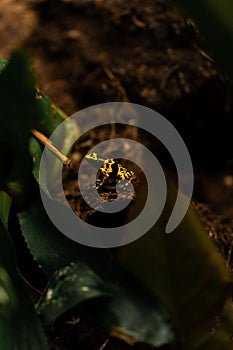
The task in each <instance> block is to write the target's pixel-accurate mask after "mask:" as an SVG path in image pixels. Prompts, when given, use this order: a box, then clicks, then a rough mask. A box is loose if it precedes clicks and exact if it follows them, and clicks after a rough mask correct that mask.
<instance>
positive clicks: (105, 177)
mask: <svg viewBox="0 0 233 350" xmlns="http://www.w3.org/2000/svg"><path fill="white" fill-rule="evenodd" d="M85 158H86V159H87V160H89V161H90V162H91V163H93V162H94V163H95V164H98V165H99V166H100V168H99V171H98V173H97V179H96V185H95V186H96V189H97V190H102V189H104V188H105V187H106V186H108V185H116V184H117V182H118V181H119V180H128V181H130V182H131V181H132V179H133V178H134V172H133V171H132V170H130V171H129V170H127V169H126V168H125V167H124V166H123V165H122V164H120V163H119V162H118V161H117V160H116V159H113V158H110V159H104V158H101V157H99V156H98V154H97V153H89V154H87V155H86V157H85ZM127 183H128V182H124V185H123V186H124V187H125V186H127Z"/></svg>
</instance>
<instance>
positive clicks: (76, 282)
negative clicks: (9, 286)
mask: <svg viewBox="0 0 233 350" xmlns="http://www.w3.org/2000/svg"><path fill="white" fill-rule="evenodd" d="M123 276H124V283H123V279H122V277H123ZM126 276H127V279H128V278H129V281H128V282H127V279H126ZM113 277H115V278H116V276H113ZM118 277H119V279H116V280H115V282H113V281H109V280H107V279H105V280H102V279H100V278H99V277H98V276H97V275H96V273H95V272H94V271H93V270H92V269H90V268H89V267H88V266H87V265H86V264H84V263H82V262H78V263H77V264H72V265H71V266H67V267H65V268H63V269H61V270H58V271H56V272H55V273H54V275H53V276H52V278H51V279H50V281H49V283H48V286H47V287H46V289H45V291H44V294H43V295H42V297H41V299H40V300H39V302H38V304H37V312H38V314H39V315H40V317H41V319H42V320H43V322H44V324H45V325H48V324H49V323H51V322H53V321H55V319H56V318H57V317H58V316H60V315H62V314H63V313H64V312H65V311H67V310H69V309H71V308H73V307H75V306H77V305H79V304H80V303H82V302H84V301H85V304H84V305H83V309H84V312H83V315H82V312H80V315H82V317H83V318H84V319H85V318H86V319H88V318H91V319H92V320H93V321H95V322H96V323H97V324H98V325H99V326H101V327H102V329H103V330H105V331H106V332H107V333H109V334H112V335H114V336H116V337H124V339H126V341H127V339H128V342H129V340H130V343H134V342H137V341H142V342H148V343H151V344H154V345H162V344H167V343H169V342H171V341H172V340H174V333H173V330H172V326H171V323H170V320H169V317H168V314H167V312H166V310H165V307H164V306H163V305H162V304H161V302H160V301H159V300H158V299H156V298H153V297H152V296H151V295H150V294H149V293H148V292H146V291H145V290H144V289H143V288H142V287H141V286H140V285H139V284H138V283H136V282H135V280H134V278H133V277H132V276H130V275H128V274H125V272H124V271H123V270H121V273H120V274H119V273H118Z"/></svg>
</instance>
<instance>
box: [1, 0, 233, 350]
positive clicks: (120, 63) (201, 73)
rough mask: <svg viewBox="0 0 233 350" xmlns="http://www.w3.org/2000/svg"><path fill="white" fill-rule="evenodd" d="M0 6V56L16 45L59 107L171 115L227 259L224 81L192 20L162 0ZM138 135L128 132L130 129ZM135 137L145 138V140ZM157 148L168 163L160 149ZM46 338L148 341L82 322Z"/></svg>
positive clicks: (229, 190)
mask: <svg viewBox="0 0 233 350" xmlns="http://www.w3.org/2000/svg"><path fill="white" fill-rule="evenodd" d="M0 16H1V22H0V28H1V33H0V41H1V48H0V56H3V57H6V58H8V57H9V54H10V52H11V51H12V50H13V49H15V48H19V47H20V48H26V49H27V50H28V51H29V52H30V53H31V54H32V55H33V57H34V58H35V69H36V72H37V76H38V80H39V82H40V84H41V87H42V89H43V90H44V91H45V93H46V94H47V95H48V96H49V97H50V98H51V99H52V101H53V102H54V103H55V104H56V105H58V106H59V107H60V108H61V109H63V110H64V111H65V112H66V113H67V114H68V115H71V114H72V113H74V112H76V111H78V110H80V109H82V108H84V107H87V106H91V105H94V104H98V103H103V102H107V101H129V102H134V103H138V104H142V105H145V106H147V107H151V108H152V109H154V110H156V111H158V112H160V113H162V114H163V115H164V116H165V117H166V118H167V119H168V120H170V121H171V122H172V123H173V125H174V126H175V127H176V128H177V130H178V131H179V132H180V134H181V136H182V137H183V139H184V141H185V143H186V145H187V146H188V148H189V151H190V154H191V157H192V160H193V165H194V171H195V191H194V205H195V206H196V208H197V209H198V211H199V213H200V216H201V219H202V220H203V223H204V225H205V227H206V229H207V231H208V233H209V235H210V236H211V237H212V238H213V240H214V241H215V242H216V244H217V246H218V248H219V249H220V251H221V253H222V254H223V256H224V258H225V259H226V264H227V266H228V267H229V268H230V267H232V268H233V258H232V255H231V253H232V247H233V246H232V239H233V233H232V228H233V223H232V217H233V200H232V198H233V197H232V195H233V154H232V150H233V148H232V130H233V98H232V90H231V89H230V87H229V86H228V83H227V81H226V79H225V77H224V75H223V73H222V72H221V71H220V69H219V67H218V66H217V64H216V62H215V61H214V60H213V59H212V58H211V57H210V56H209V54H207V53H206V52H205V51H204V49H203V48H202V47H203V46H204V42H203V40H202V39H201V38H200V36H199V33H198V30H197V28H196V27H195V26H194V24H193V23H192V21H191V20H190V19H185V18H184V17H182V15H181V13H180V12H179V10H178V9H177V8H176V7H175V6H174V4H173V2H172V1H166V0H156V1H155V0H145V1H144V2H141V1H139V0H134V1H133V2H130V1H127V0H107V1H105V0H80V1H78V0H66V1H65V0H63V1H62V0H47V1H46V0H44V1H43V0H41V1H39V0H38V1H36V0H34V1H32V0H31V1H29V0H28V1H27V0H20V1H17V2H16V1H13V0H1V4H0ZM124 132H125V133H126V134H127V133H128V132H129V131H128V130H125V131H124ZM130 132H131V131H130ZM106 133H107V131H106V130H105V131H104V132H103V133H97V132H95V131H93V133H92V134H91V135H88V139H86V140H82V144H79V145H78V146H76V149H75V150H76V154H75V156H74V157H76V160H77V161H79V160H80V158H81V155H82V154H84V153H85V152H86V151H87V150H88V148H89V147H91V146H92V145H94V144H96V143H98V142H99V141H101V140H103V139H105V138H106V136H107V135H106ZM122 135H123V134H122ZM140 137H141V136H140V135H138V134H137V132H135V134H134V139H137V138H139V139H140ZM144 141H145V143H146V144H147V145H148V146H149V147H150V148H152V149H153V148H154V140H152V139H150V138H149V137H146V139H145V137H144ZM160 156H161V157H162V158H164V162H165V163H166V164H165V165H166V167H167V168H169V169H170V170H171V169H172V171H174V169H173V166H172V164H170V163H169V162H167V161H166V159H167V158H166V155H164V153H163V150H162V151H161V155H160ZM66 191H67V195H69V199H70V201H71V204H72V203H73V205H74V207H75V208H76V209H77V203H79V211H81V212H82V211H83V212H85V211H86V208H82V207H81V209H80V202H79V199H77V198H79V193H78V192H77V190H76V189H75V190H74V188H73V180H72V177H71V178H70V182H69V183H67V184H66ZM69 325H70V323H69ZM74 330H75V332H74ZM77 334H78V335H79V336H77ZM48 339H49V343H50V348H51V349H63V350H65V349H67V350H68V349H77V348H79V349H83V350H84V349H88V350H89V349H90V350H92V349H96V350H100V349H101V350H102V349H105V350H109V349H114V350H115V349H116V350H117V349H121V350H124V349H131V348H134V349H149V348H148V347H146V346H144V345H140V344H136V345H135V346H134V347H131V346H129V345H126V344H125V343H123V342H120V341H119V340H115V341H112V340H111V341H107V338H106V337H105V336H104V335H103V334H102V333H101V331H100V330H98V329H96V328H94V327H91V326H90V325H89V324H88V325H86V324H85V323H83V324H82V323H81V325H80V324H77V325H76V324H75V325H72V326H71V325H70V326H66V327H65V326H64V322H63V323H62V325H61V324H57V325H55V326H54V327H53V328H51V329H50V330H49V332H48ZM106 341H107V342H106ZM105 342H106V344H105V345H103V344H104V343H105ZM74 344H75V345H74ZM101 346H102V347H101Z"/></svg>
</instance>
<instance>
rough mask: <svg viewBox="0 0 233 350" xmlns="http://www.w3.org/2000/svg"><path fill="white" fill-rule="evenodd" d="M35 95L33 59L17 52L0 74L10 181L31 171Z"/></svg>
mask: <svg viewBox="0 0 233 350" xmlns="http://www.w3.org/2000/svg"><path fill="white" fill-rule="evenodd" d="M35 94H36V90H35V79H34V76H33V74H32V71H31V59H30V58H29V56H27V55H26V54H24V53H22V52H15V53H14V54H13V55H12V57H11V59H10V61H9V63H8V64H7V65H6V67H5V69H4V70H3V71H2V72H1V74H0V141H1V142H4V143H5V145H6V147H7V149H8V159H7V160H8V162H9V165H8V167H9V168H10V169H9V173H8V181H17V180H19V179H21V178H24V176H25V174H30V172H31V159H30V157H29V154H28V142H29V137H30V130H31V128H33V127H34V126H35V124H36V118H37V117H36V116H37V105H36V98H35ZM6 166H7V164H4V165H3V168H4V167H6Z"/></svg>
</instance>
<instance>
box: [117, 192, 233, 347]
mask: <svg viewBox="0 0 233 350" xmlns="http://www.w3.org/2000/svg"><path fill="white" fill-rule="evenodd" d="M168 193H170V196H171V197H170V203H169V205H168V206H167V208H166V211H165V212H164V213H163V215H162V217H161V218H160V220H159V221H158V222H157V224H156V225H155V226H154V227H153V228H152V229H151V230H150V231H149V232H148V233H147V234H146V235H144V236H143V237H142V238H141V239H139V240H137V241H136V242H134V243H132V244H129V245H126V246H123V247H121V248H120V251H119V260H120V262H121V264H122V265H123V266H124V267H125V268H126V269H128V270H129V271H130V272H131V273H133V274H134V275H135V276H136V277H137V278H138V279H139V280H140V281H141V282H142V283H143V284H144V285H145V286H146V287H147V288H148V289H149V290H150V291H151V292H152V293H155V294H156V295H159V297H160V298H161V299H162V300H163V301H164V302H165V304H166V305H167V307H168V309H169V310H170V312H171V315H172V317H173V321H174V325H175V328H176V330H177V333H178V336H179V338H180V342H181V346H180V349H189V350H192V349H198V350H199V349H202V348H204V347H202V344H204V343H205V342H206V338H208V337H209V331H210V324H211V321H212V320H213V318H214V317H215V316H216V314H217V312H218V311H219V310H220V309H221V307H222V306H223V305H224V303H225V301H226V298H227V297H228V296H229V289H230V288H229V287H230V285H229V277H228V276H227V274H226V267H225V264H224V261H223V259H222V258H221V256H220V255H219V253H218V252H217V251H216V249H215V247H214V245H213V244H212V242H211V241H210V239H209V237H208V235H207V233H206V232H205V231H204V229H203V227H202V225H201V224H200V221H199V220H198V218H197V216H196V214H195V212H194V210H193V209H192V208H191V207H190V208H189V210H188V212H187V214H186V216H185V218H184V219H183V221H182V223H181V224H180V225H179V227H178V228H176V230H175V231H173V232H172V233H170V234H166V233H165V226H166V223H167V218H168V216H169V213H170V210H171V207H170V206H171V202H172V200H171V198H174V196H175V195H174V193H172V189H169V192H168ZM172 196H173V197H172ZM232 329H233V325H232ZM205 349H206V350H209V349H211V350H213V349H214V347H211V348H207V347H205Z"/></svg>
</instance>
